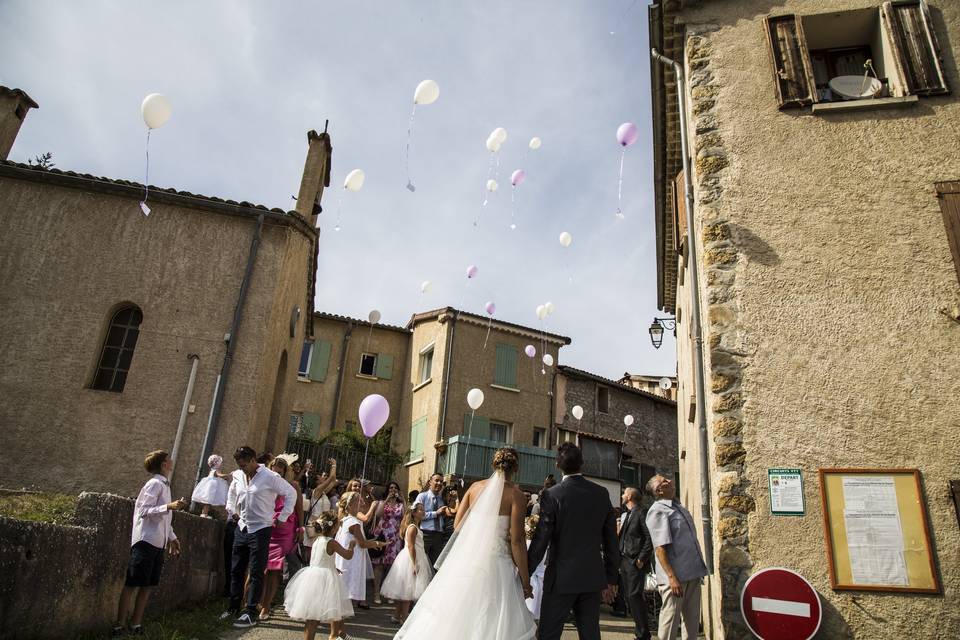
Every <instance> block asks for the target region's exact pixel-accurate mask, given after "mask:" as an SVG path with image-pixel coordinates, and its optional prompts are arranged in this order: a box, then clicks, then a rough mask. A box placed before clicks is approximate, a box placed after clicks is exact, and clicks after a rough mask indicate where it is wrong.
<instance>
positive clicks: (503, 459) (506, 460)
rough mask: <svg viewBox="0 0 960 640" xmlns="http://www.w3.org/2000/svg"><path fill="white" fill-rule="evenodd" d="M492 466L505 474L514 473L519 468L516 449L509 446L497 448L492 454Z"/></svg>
mask: <svg viewBox="0 0 960 640" xmlns="http://www.w3.org/2000/svg"><path fill="white" fill-rule="evenodd" d="M493 468H494V469H497V470H498V471H503V474H504V475H506V476H512V475H513V474H515V473H516V472H517V470H518V469H519V468H520V457H519V456H518V455H517V450H516V449H513V448H511V447H504V448H502V449H497V452H496V453H495V454H493Z"/></svg>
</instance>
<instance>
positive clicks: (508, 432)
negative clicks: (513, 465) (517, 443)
mask: <svg viewBox="0 0 960 640" xmlns="http://www.w3.org/2000/svg"><path fill="white" fill-rule="evenodd" d="M494 427H497V428H500V427H503V434H504V440H498V439H497V438H494V437H493V429H494ZM487 429H488V430H487V439H488V440H490V441H492V442H499V443H501V444H512V443H513V425H512V424H511V423H509V422H503V421H501V420H490V421H489V423H488V427H487Z"/></svg>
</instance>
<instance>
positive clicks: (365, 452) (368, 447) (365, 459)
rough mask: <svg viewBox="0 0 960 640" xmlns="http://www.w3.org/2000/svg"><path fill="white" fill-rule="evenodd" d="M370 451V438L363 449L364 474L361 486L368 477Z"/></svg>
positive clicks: (361, 478) (361, 476)
mask: <svg viewBox="0 0 960 640" xmlns="http://www.w3.org/2000/svg"><path fill="white" fill-rule="evenodd" d="M368 451H370V438H367V446H366V447H364V449H363V473H361V474H360V486H361V487H362V486H363V481H364V480H365V479H366V477H367V452H368Z"/></svg>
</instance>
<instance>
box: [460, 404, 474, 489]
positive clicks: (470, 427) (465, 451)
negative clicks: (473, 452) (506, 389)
mask: <svg viewBox="0 0 960 640" xmlns="http://www.w3.org/2000/svg"><path fill="white" fill-rule="evenodd" d="M476 413H477V410H476V409H471V410H470V424H469V425H468V426H467V446H466V447H464V449H463V470H462V471H461V472H460V475H461V476H462V477H466V475H467V455H468V454H469V453H470V435H471V434H472V433H473V416H475V415H476Z"/></svg>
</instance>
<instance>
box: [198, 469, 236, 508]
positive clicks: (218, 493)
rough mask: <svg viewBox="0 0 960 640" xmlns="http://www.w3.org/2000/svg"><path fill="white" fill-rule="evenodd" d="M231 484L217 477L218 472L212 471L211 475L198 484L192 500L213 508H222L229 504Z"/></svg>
mask: <svg viewBox="0 0 960 640" xmlns="http://www.w3.org/2000/svg"><path fill="white" fill-rule="evenodd" d="M229 490H230V483H229V482H227V481H226V480H224V479H223V478H218V477H217V470H216V469H211V470H210V475H208V476H207V477H206V478H204V479H203V480H201V481H200V482H198V483H197V486H196V487H194V489H193V495H192V496H190V499H191V500H193V501H194V502H197V503H199V504H209V505H210V506H213V507H222V506H223V505H225V504H227V491H229Z"/></svg>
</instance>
